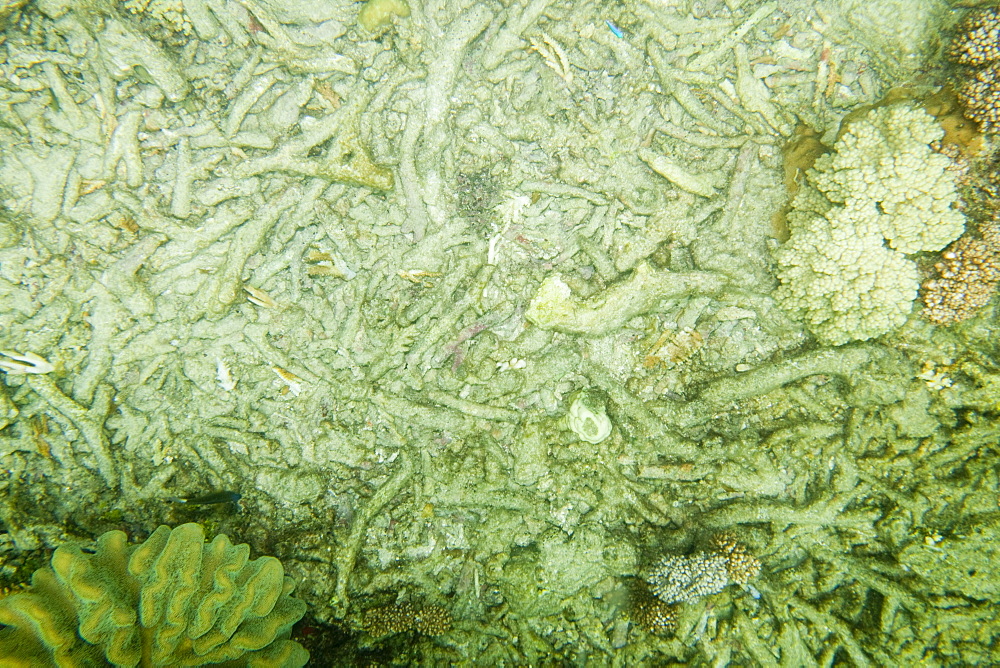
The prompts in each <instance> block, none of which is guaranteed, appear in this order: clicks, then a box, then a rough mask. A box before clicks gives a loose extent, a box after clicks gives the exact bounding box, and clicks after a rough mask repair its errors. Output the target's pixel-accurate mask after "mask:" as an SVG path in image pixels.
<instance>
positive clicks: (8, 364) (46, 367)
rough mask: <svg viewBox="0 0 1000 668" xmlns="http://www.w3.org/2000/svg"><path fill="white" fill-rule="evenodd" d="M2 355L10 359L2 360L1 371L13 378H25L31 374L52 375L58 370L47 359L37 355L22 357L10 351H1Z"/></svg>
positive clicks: (29, 354) (25, 354) (26, 354)
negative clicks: (24, 376)
mask: <svg viewBox="0 0 1000 668" xmlns="http://www.w3.org/2000/svg"><path fill="white" fill-rule="evenodd" d="M0 355H3V356H4V357H7V358H8V359H0V369H2V370H3V371H4V373H9V374H10V375H12V376H23V375H25V374H29V373H32V374H41V373H51V372H53V371H55V370H56V368H55V367H54V366H53V365H52V364H50V363H49V361H48V360H47V359H45V358H44V357H41V356H39V355H36V354H35V353H24V354H23V355H22V354H20V353H16V352H12V351H8V350H0Z"/></svg>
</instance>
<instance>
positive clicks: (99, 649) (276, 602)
mask: <svg viewBox="0 0 1000 668" xmlns="http://www.w3.org/2000/svg"><path fill="white" fill-rule="evenodd" d="M249 554H250V547H249V546H248V545H245V544H242V545H233V544H232V543H230V542H229V539H228V538H227V537H226V536H224V535H219V536H216V537H215V539H214V540H212V542H211V543H206V542H205V536H204V533H203V530H202V527H201V526H200V525H198V524H184V525H182V526H179V527H177V528H176V529H170V528H169V527H166V526H161V527H160V528H158V529H157V530H156V531H154V532H153V534H152V535H151V536H150V537H149V538H148V539H147V540H146V541H145V542H144V543H141V544H139V545H129V544H128V542H127V538H126V536H125V534H124V533H123V532H121V531H109V532H107V533H105V534H104V535H102V536H101V537H100V538H98V539H97V546H96V549H95V551H94V552H93V553H91V552H89V551H88V552H85V551H84V550H83V549H82V548H81V546H80V545H76V544H71V545H65V546H62V547H60V548H58V549H57V550H56V551H55V554H53V555H52V564H51V567H45V568H41V569H39V570H37V571H36V572H35V574H34V576H33V577H32V580H31V587H30V588H29V589H28V590H26V591H24V592H22V593H17V594H14V595H11V596H8V597H7V598H5V599H3V600H2V601H0V623H3V624H5V625H6V627H5V628H3V629H0V662H2V663H3V665H5V666H41V665H52V666H76V665H104V661H105V660H106V661H107V662H109V663H111V664H114V665H116V666H139V665H141V666H201V665H208V664H215V663H222V662H238V663H233V664H231V665H247V666H302V665H305V662H306V661H307V660H308V658H309V654H308V652H306V651H305V650H304V649H303V648H302V647H301V646H300V645H299V644H298V643H296V642H293V641H291V640H287V639H286V638H287V636H288V634H289V632H290V630H291V627H292V624H294V623H295V622H296V621H298V620H299V619H300V618H301V617H302V615H303V614H304V613H305V607H306V606H305V603H303V602H302V601H300V600H298V599H295V598H292V596H291V593H292V588H293V587H294V583H293V581H292V579H291V578H287V577H284V571H283V569H282V567H281V563H280V562H279V561H278V560H277V559H275V558H274V557H260V558H258V559H254V560H252V561H251V560H249Z"/></svg>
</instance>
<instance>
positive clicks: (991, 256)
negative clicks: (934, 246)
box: [924, 222, 1000, 325]
mask: <svg viewBox="0 0 1000 668" xmlns="http://www.w3.org/2000/svg"><path fill="white" fill-rule="evenodd" d="M981 233H982V236H983V238H982V239H975V238H973V237H970V236H968V235H966V236H964V237H962V238H961V239H959V240H958V241H956V242H955V243H953V244H952V245H951V246H949V247H948V248H947V249H946V250H945V252H944V253H943V254H942V256H941V261H940V262H938V263H937V264H935V265H934V268H935V269H936V270H937V272H938V277H937V278H934V279H931V280H929V281H927V282H926V283H924V316H925V317H926V318H927V319H928V320H930V321H931V322H933V323H934V324H937V325H945V324H949V323H953V322H961V321H963V320H968V319H969V318H971V317H973V316H974V315H976V313H978V312H979V310H980V309H981V308H983V307H984V306H986V304H988V303H989V301H990V299H991V298H992V297H993V294H994V292H995V291H996V285H997V283H998V282H1000V229H998V225H997V223H996V222H991V223H988V224H985V225H983V226H982V228H981Z"/></svg>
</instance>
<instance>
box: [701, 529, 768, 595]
mask: <svg viewBox="0 0 1000 668" xmlns="http://www.w3.org/2000/svg"><path fill="white" fill-rule="evenodd" d="M712 546H713V547H714V548H715V549H716V550H717V551H718V552H720V553H721V554H724V555H726V559H727V562H726V570H727V572H728V573H729V579H730V580H731V581H732V582H734V583H736V584H738V585H741V586H742V585H745V584H747V583H748V582H750V580H752V579H753V578H755V577H757V576H758V575H759V574H760V568H761V564H760V560H759V559H757V557H755V556H753V555H752V554H750V551H749V550H748V549H747V547H746V546H745V545H743V544H742V543H740V542H739V541H737V540H736V537H735V536H734V535H733V534H731V533H720V534H718V535H717V536H715V537H714V538H712Z"/></svg>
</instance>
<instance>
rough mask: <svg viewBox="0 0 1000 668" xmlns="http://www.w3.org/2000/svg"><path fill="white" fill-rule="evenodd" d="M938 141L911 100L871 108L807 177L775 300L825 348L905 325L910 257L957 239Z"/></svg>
mask: <svg viewBox="0 0 1000 668" xmlns="http://www.w3.org/2000/svg"><path fill="white" fill-rule="evenodd" d="M943 135H944V131H943V130H942V129H941V127H940V126H939V125H938V124H937V123H936V122H935V120H934V118H933V117H932V116H930V115H929V114H928V113H926V112H925V111H923V110H922V109H921V108H919V107H918V106H916V105H915V104H913V103H900V104H893V105H888V106H883V107H877V108H875V109H872V110H871V111H869V112H868V113H867V114H865V115H864V116H862V117H860V118H857V119H855V120H853V121H852V122H851V123H850V124H849V125H848V127H847V129H846V132H844V133H843V135H842V136H841V137H840V139H838V140H837V142H836V144H835V145H834V151H833V152H832V153H828V154H826V155H823V156H821V157H820V158H819V159H817V160H816V164H815V166H814V167H813V168H812V169H810V170H809V171H808V172H807V180H808V182H807V183H805V184H803V187H802V188H801V189H800V190H799V192H798V193H797V194H796V196H795V198H794V199H793V201H792V209H791V211H790V212H789V214H788V223H789V229H790V230H791V238H790V240H789V241H788V242H787V243H785V244H784V245H783V246H781V247H780V248H778V249H777V251H776V252H775V259H776V260H777V263H778V271H777V274H778V278H779V280H780V281H781V285H780V286H779V288H778V289H777V291H776V292H775V298H776V299H777V301H778V303H779V304H780V305H781V306H782V307H783V308H784V309H785V310H787V311H789V312H790V313H792V314H794V315H795V316H796V317H798V318H799V319H800V320H802V321H804V322H805V323H806V325H807V327H808V328H809V329H810V331H812V333H813V334H814V335H815V336H816V337H817V338H818V339H819V340H820V341H822V342H823V343H827V344H832V345H839V344H842V343H847V342H848V341H851V340H862V341H863V340H867V339H870V338H874V337H877V336H881V335H882V334H886V333H888V332H890V331H892V330H893V329H895V328H896V327H899V326H900V325H902V324H903V322H905V321H906V318H907V316H908V315H909V313H910V310H911V308H912V303H913V300H914V299H915V298H916V296H917V287H918V285H919V282H918V276H917V269H916V265H915V264H914V263H913V262H912V261H911V260H910V259H908V258H907V257H906V254H912V253H916V252H921V251H935V250H940V249H941V248H943V247H944V246H946V245H947V244H948V243H949V242H951V241H953V240H954V239H955V238H957V237H958V236H959V235H961V234H962V231H963V230H964V228H965V216H964V215H963V214H962V213H961V212H960V211H959V210H958V209H957V208H956V205H957V204H958V192H957V190H956V179H957V177H958V172H957V171H956V170H955V169H953V166H954V164H953V161H952V160H951V159H950V158H949V157H947V156H945V155H943V154H941V153H938V152H936V151H934V150H933V149H932V147H931V145H932V144H934V143H935V142H938V141H940V139H941V137H942V136H943Z"/></svg>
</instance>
